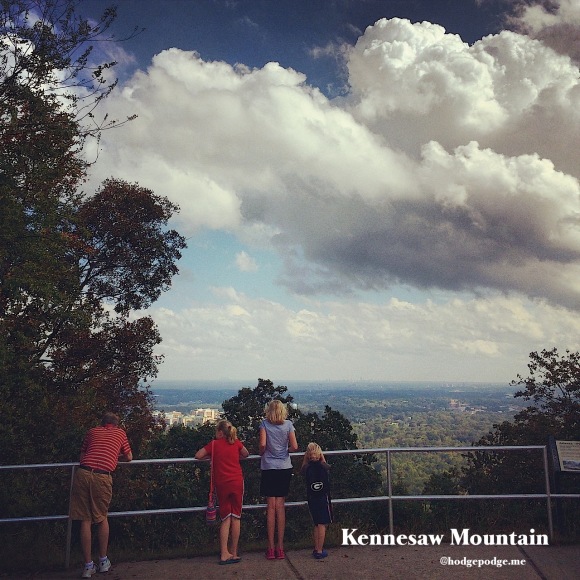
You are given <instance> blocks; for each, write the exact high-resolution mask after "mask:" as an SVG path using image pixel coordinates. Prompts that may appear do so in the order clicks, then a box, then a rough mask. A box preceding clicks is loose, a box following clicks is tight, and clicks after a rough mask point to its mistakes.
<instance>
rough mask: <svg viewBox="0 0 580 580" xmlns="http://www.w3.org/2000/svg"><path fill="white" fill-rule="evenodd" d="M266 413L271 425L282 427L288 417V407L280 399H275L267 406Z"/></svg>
mask: <svg viewBox="0 0 580 580" xmlns="http://www.w3.org/2000/svg"><path fill="white" fill-rule="evenodd" d="M264 413H265V414H266V419H268V421H270V423H272V424H273V425H282V423H284V421H285V420H286V417H288V407H287V406H286V405H284V403H282V401H280V399H274V400H272V401H270V402H269V403H268V404H267V405H266V407H265V408H264Z"/></svg>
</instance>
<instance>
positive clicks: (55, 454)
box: [0, 0, 185, 463]
mask: <svg viewBox="0 0 580 580" xmlns="http://www.w3.org/2000/svg"><path fill="white" fill-rule="evenodd" d="M77 4H78V2H77V1H76V0H37V1H33V0H11V1H8V0H1V1H0V35H1V39H2V43H1V44H0V205H1V207H2V212H1V213H0V411H1V412H2V414H3V415H4V416H5V418H6V420H5V421H3V422H2V425H0V446H1V447H2V448H3V449H4V450H6V453H5V454H4V456H3V460H4V461H7V462H19V463H23V462H35V461H41V462H46V461H51V460H57V461H58V460H67V459H68V460H69V459H73V458H74V459H76V458H77V456H78V447H79V445H80V440H81V437H82V433H83V432H84V431H86V429H87V428H88V427H91V426H93V425H95V423H97V422H98V420H99V417H100V415H101V414H102V412H103V411H104V410H105V409H107V408H114V409H115V410H116V411H117V412H119V414H120V415H121V417H122V420H123V424H124V426H125V427H126V428H127V429H128V431H129V434H130V436H131V437H132V442H133V444H134V446H135V447H136V451H137V452H138V450H139V449H140V448H141V447H142V446H143V445H144V443H145V442H146V440H147V438H148V437H149V436H150V434H151V432H152V430H154V429H155V428H156V425H155V422H154V421H153V417H152V414H151V411H152V405H151V396H150V392H149V389H148V386H147V384H146V381H147V379H148V378H151V377H154V376H155V375H156V373H157V365H158V364H159V362H160V358H159V357H157V356H155V355H154V353H153V349H154V347H155V346H156V345H157V344H158V343H159V341H160V336H159V333H158V331H157V328H156V327H155V325H154V324H153V321H152V320H151V319H150V318H147V317H144V318H141V319H135V318H134V316H131V317H130V314H131V312H132V311H133V310H136V309H140V308H144V307H147V306H149V305H150V304H151V303H152V302H153V301H154V300H156V299H157V298H158V296H159V294H160V293H161V292H162V291H163V290H166V289H167V288H168V287H169V285H170V281H171V277H172V276H173V275H174V274H175V273H176V272H177V267H176V265H175V262H176V261H177V260H178V259H179V257H180V251H181V250H182V249H183V247H185V241H184V238H183V237H182V236H180V235H179V234H178V233H177V232H175V231H173V230H171V229H169V228H168V221H169V219H170V218H171V216H172V215H173V214H174V213H175V212H176V211H177V207H176V206H175V205H173V204H171V203H170V202H169V201H168V200H167V199H165V198H163V197H161V196H156V195H154V194H153V192H151V191H149V190H147V189H144V188H141V187H139V186H138V185H136V184H128V183H125V182H123V181H121V180H115V179H110V180H107V181H106V182H105V183H104V184H103V185H102V187H101V188H100V189H99V190H98V191H97V192H96V193H95V194H93V195H85V194H83V192H82V191H81V187H82V184H83V182H84V180H85V177H86V175H87V171H88V168H89V166H88V164H87V162H86V161H85V160H84V157H83V146H84V143H85V140H86V139H87V138H89V137H91V138H98V136H99V134H100V132H101V131H102V130H104V129H107V128H110V127H112V126H114V125H116V123H115V122H114V121H109V120H107V119H106V118H104V119H103V120H102V121H100V122H98V121H97V118H96V116H95V115H96V113H95V107H96V106H97V104H98V103H99V102H100V101H101V100H102V99H103V98H105V97H106V96H107V95H108V94H109V93H110V91H111V90H112V89H113V88H114V86H115V84H116V81H115V80H114V79H113V80H111V81H108V80H107V79H108V75H106V74H104V71H105V70H106V69H108V68H110V67H111V66H113V65H114V63H104V64H98V65H92V64H91V63H90V56H91V51H92V47H91V45H90V43H91V41H92V40H94V39H96V38H98V39H99V40H101V39H103V38H104V36H103V35H104V33H105V31H106V30H107V28H108V27H109V26H110V24H111V23H112V21H113V20H114V18H115V11H114V10H112V9H108V10H105V12H104V15H103V18H102V20H101V21H100V22H99V23H97V24H90V23H89V22H88V21H86V20H85V19H82V18H80V17H79V16H77V14H76V12H75V9H76V7H77ZM75 448H76V449H75ZM73 449H74V450H73Z"/></svg>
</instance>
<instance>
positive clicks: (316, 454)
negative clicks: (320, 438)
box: [302, 443, 322, 466]
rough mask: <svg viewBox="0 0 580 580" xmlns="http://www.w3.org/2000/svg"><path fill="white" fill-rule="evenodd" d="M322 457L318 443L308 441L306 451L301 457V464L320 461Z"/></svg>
mask: <svg viewBox="0 0 580 580" xmlns="http://www.w3.org/2000/svg"><path fill="white" fill-rule="evenodd" d="M321 459H322V449H321V447H320V445H318V443H309V444H308V446H307V447H306V453H305V454H304V458H303V459H302V466H305V465H308V462H309V461H320V460H321Z"/></svg>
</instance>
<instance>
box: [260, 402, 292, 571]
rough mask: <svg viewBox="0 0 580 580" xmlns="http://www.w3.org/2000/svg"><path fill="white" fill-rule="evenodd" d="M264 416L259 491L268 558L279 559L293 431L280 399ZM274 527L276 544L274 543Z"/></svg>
mask: <svg viewBox="0 0 580 580" xmlns="http://www.w3.org/2000/svg"><path fill="white" fill-rule="evenodd" d="M265 414H266V418H265V419H264V420H263V421H262V422H261V423H260V455H261V456H262V460H261V463H260V467H261V469H262V477H261V480H260V494H261V495H263V496H266V499H267V505H268V507H267V510H266V522H267V529H268V549H267V550H266V558H267V559H268V560H274V559H279V560H283V559H284V558H285V557H286V555H285V554H284V528H285V527H286V505H285V500H286V496H287V495H288V489H289V488H290V479H291V478H292V462H291V461H290V452H293V451H298V443H297V442H296V433H295V431H294V425H293V424H292V421H289V420H288V419H287V418H286V417H287V416H288V408H287V407H286V405H285V404H284V403H282V401H280V400H278V399H274V400H273V401H270V402H269V403H268V404H267V405H266V408H265ZM276 527H277V528H278V536H277V540H278V541H277V543H276V544H274V536H275V531H276Z"/></svg>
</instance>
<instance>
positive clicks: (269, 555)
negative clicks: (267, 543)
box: [266, 548, 276, 560]
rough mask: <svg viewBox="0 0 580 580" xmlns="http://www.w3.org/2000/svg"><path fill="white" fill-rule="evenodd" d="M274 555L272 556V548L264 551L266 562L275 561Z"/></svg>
mask: <svg viewBox="0 0 580 580" xmlns="http://www.w3.org/2000/svg"><path fill="white" fill-rule="evenodd" d="M275 559H276V554H274V550H273V549H272V548H268V549H267V550H266V560H275Z"/></svg>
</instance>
